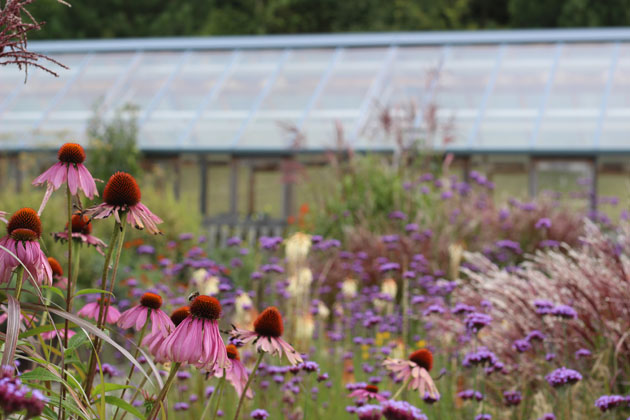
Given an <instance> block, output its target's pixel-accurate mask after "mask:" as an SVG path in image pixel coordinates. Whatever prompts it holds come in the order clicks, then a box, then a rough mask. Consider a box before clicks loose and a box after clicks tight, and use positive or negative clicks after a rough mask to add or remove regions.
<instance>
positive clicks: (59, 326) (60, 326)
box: [19, 322, 76, 340]
mask: <svg viewBox="0 0 630 420" xmlns="http://www.w3.org/2000/svg"><path fill="white" fill-rule="evenodd" d="M65 325H66V324H65V323H63V322H59V323H57V324H55V325H52V324H46V325H42V326H40V327H35V328H30V329H28V330H26V331H24V332H22V333H21V334H20V336H19V337H20V339H24V338H27V337H32V336H34V335H40V334H41V333H45V332H48V331H52V330H55V329H57V330H61V329H63V328H65ZM74 327H76V325H74V324H68V328H74ZM72 338H74V337H72ZM72 338H71V340H72Z"/></svg>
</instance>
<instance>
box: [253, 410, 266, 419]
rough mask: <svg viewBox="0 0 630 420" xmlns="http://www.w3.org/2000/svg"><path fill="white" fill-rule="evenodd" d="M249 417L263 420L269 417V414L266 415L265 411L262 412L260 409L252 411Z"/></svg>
mask: <svg viewBox="0 0 630 420" xmlns="http://www.w3.org/2000/svg"><path fill="white" fill-rule="evenodd" d="M250 417H251V418H253V419H255V420H265V419H266V418H268V417H269V413H267V411H265V410H263V409H262V408H257V409H256V410H254V411H252V413H251V414H250Z"/></svg>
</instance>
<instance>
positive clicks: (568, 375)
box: [545, 366, 582, 388]
mask: <svg viewBox="0 0 630 420" xmlns="http://www.w3.org/2000/svg"><path fill="white" fill-rule="evenodd" d="M545 379H546V380H547V382H549V385H551V386H552V387H554V388H558V387H561V386H564V385H573V384H575V383H576V382H579V381H581V380H582V375H581V374H580V372H578V371H576V370H573V369H567V368H566V367H564V366H563V367H561V368H559V369H556V370H554V371H553V372H551V373H550V374H548V375H547V376H545Z"/></svg>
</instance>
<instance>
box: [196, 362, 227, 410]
mask: <svg viewBox="0 0 630 420" xmlns="http://www.w3.org/2000/svg"><path fill="white" fill-rule="evenodd" d="M219 388H220V389H219ZM224 389H225V369H223V376H222V377H221V380H220V381H219V385H218V386H217V392H218V394H217V405H216V406H215V407H214V412H213V413H212V420H216V418H217V414H218V413H219V406H220V405H221V398H222V397H223V390H224ZM201 419H202V420H203V416H202V417H201Z"/></svg>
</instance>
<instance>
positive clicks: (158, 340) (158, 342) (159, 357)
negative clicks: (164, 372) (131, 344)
mask: <svg viewBox="0 0 630 420" xmlns="http://www.w3.org/2000/svg"><path fill="white" fill-rule="evenodd" d="M188 315H190V307H189V306H182V307H181V308H177V309H176V310H175V311H173V313H172V314H171V321H173V325H174V326H175V327H177V326H178V325H179V324H181V323H182V322H183V321H184V320H185V319H186V318H188ZM173 329H175V328H173ZM164 341H166V337H165V336H164V335H163V334H162V333H161V332H159V331H158V332H157V333H156V334H153V333H151V334H147V336H146V337H144V339H143V340H142V343H141V344H142V345H143V346H146V347H147V348H148V349H149V352H150V353H151V354H152V355H153V356H154V357H155V361H156V362H158V363H164V362H167V361H168V359H167V358H166V355H165V354H163V353H160V352H159V350H160V348H161V347H162V344H163V343H164Z"/></svg>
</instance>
